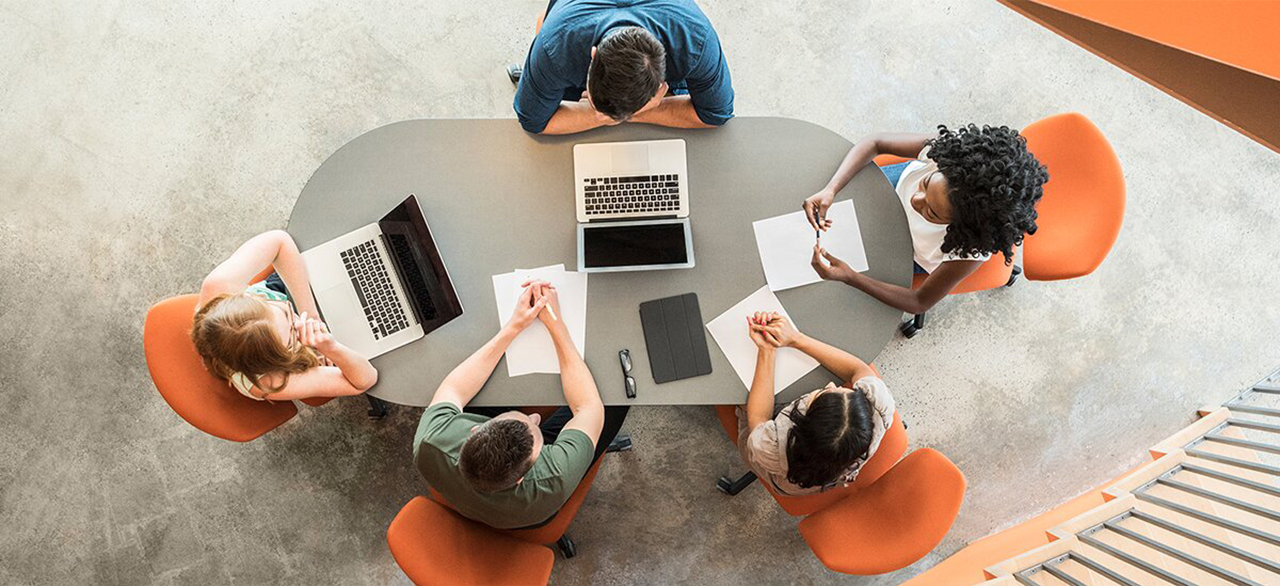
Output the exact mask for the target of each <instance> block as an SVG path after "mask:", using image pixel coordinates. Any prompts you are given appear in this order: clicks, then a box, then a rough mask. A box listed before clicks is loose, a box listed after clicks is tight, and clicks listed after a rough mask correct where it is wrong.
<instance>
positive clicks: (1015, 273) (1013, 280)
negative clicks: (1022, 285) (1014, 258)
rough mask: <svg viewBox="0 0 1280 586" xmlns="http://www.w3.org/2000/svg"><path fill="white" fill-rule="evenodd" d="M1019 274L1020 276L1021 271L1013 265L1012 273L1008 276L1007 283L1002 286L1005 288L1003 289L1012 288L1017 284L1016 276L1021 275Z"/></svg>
mask: <svg viewBox="0 0 1280 586" xmlns="http://www.w3.org/2000/svg"><path fill="white" fill-rule="evenodd" d="M1021 274H1022V269H1020V268H1018V267H1017V266H1016V265H1015V266H1014V267H1013V272H1012V273H1010V274H1009V282H1008V283H1005V284H1004V286H1005V287H1012V286H1013V284H1014V283H1017V282H1018V275H1021Z"/></svg>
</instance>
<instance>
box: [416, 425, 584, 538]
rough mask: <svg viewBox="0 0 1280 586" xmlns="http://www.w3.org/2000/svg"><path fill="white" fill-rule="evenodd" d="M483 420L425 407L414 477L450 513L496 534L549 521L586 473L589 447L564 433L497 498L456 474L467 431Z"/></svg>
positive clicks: (570, 431) (575, 433) (580, 434)
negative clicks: (422, 480) (420, 479)
mask: <svg viewBox="0 0 1280 586" xmlns="http://www.w3.org/2000/svg"><path fill="white" fill-rule="evenodd" d="M488 420H489V418H488V417H484V416H482V415H474V414H471V413H463V412H462V410H461V409H459V408H458V406H457V405H454V404H453V403H438V404H436V405H432V406H431V407H428V408H427V410H426V412H424V413H423V414H422V421H420V422H419V423H418V432H417V433H416V434H415V435H414V438H413V461H414V464H415V465H417V467H418V472H420V473H421V474H422V477H423V478H425V479H426V480H427V484H430V485H431V487H432V488H434V489H436V491H438V492H439V493H440V494H441V495H442V496H444V498H445V500H446V501H448V502H449V505H450V506H451V507H453V509H454V510H455V511H458V512H459V513H462V515H463V516H465V517H468V518H471V519H475V520H476V521H480V522H481V523H484V524H486V525H489V526H490V527H496V528H498V529H517V528H520V527H528V526H530V525H536V524H538V523H541V522H543V521H546V520H547V519H550V518H551V517H552V516H554V515H555V514H556V512H557V511H559V510H560V507H561V506H563V505H564V502H565V501H567V500H569V495H572V494H573V491H574V490H575V489H577V488H578V483H579V482H580V481H581V480H582V477H583V476H584V475H586V473H587V469H588V468H590V467H591V457H592V456H593V455H594V454H595V447H594V446H592V445H591V438H590V437H588V436H587V434H585V433H583V432H581V431H579V430H576V429H566V430H564V431H561V432H560V435H559V437H558V438H557V439H556V441H555V443H553V444H545V445H543V446H542V452H541V453H539V454H538V459H537V460H536V461H534V463H533V467H532V468H530V469H529V472H527V473H526V474H525V475H524V480H523V481H522V482H520V483H519V484H517V485H515V486H513V487H511V488H508V489H506V490H500V491H498V492H491V493H481V492H477V491H476V490H475V489H473V488H471V485H470V484H468V483H467V481H466V479H465V478H463V477H462V471H461V470H459V469H458V456H459V455H460V454H461V453H462V444H463V442H465V441H466V440H467V435H468V434H470V433H471V428H473V427H475V426H477V425H480V424H481V423H484V422H486V421H488Z"/></svg>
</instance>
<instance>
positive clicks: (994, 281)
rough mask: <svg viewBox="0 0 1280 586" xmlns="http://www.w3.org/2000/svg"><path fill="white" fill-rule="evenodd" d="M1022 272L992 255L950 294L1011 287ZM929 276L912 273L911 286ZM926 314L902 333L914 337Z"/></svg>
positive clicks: (889, 160)
mask: <svg viewBox="0 0 1280 586" xmlns="http://www.w3.org/2000/svg"><path fill="white" fill-rule="evenodd" d="M910 160H912V159H905V158H902V157H898V156H894V155H880V156H878V157H876V158H875V163H876V165H877V166H879V167H884V166H887V165H895V164H898V163H905V162H907V161H910ZM1013 252H1014V254H1017V253H1018V249H1017V247H1014V249H1013ZM1021 272H1022V270H1021V269H1019V268H1018V267H1016V266H1014V265H1013V263H1009V264H1005V262H1004V255H1003V254H997V255H995V256H992V257H991V258H990V259H989V260H987V262H984V263H982V266H980V267H978V270H976V271H974V272H973V274H970V275H969V276H968V277H965V279H964V280H963V281H960V283H959V284H958V285H956V287H955V288H954V289H952V290H951V292H950V293H948V295H959V294H961V293H974V292H977V291H987V290H990V289H996V288H999V287H1009V286H1011V285H1013V283H1014V281H1017V280H1018V274H1019V273H1021ZM928 277H929V275H921V274H915V275H912V278H911V288H912V289H913V290H914V289H919V288H920V286H921V285H923V284H924V280H925V279H927V278H928ZM924 316H925V314H923V313H921V314H919V315H915V316H912V318H911V319H909V320H907V321H905V322H903V323H902V326H900V327H899V330H900V331H901V332H902V335H904V336H906V337H908V338H914V337H915V336H916V334H917V333H919V332H920V330H921V329H922V328H924V321H925V318H924Z"/></svg>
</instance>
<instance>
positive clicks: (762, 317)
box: [747, 311, 782, 352]
mask: <svg viewBox="0 0 1280 586" xmlns="http://www.w3.org/2000/svg"><path fill="white" fill-rule="evenodd" d="M781 317H782V316H781V315H780V314H778V313H774V312H771V311H757V312H755V314H753V315H751V316H750V317H748V318H747V335H749V336H751V341H752V342H754V343H755V345H756V348H759V349H760V350H766V351H770V352H772V351H773V350H776V349H777V348H778V344H777V343H776V341H775V340H773V339H772V338H771V337H770V335H769V333H768V332H767V331H765V327H766V326H768V325H769V324H770V323H772V322H773V321H774V320H775V319H779V318H781Z"/></svg>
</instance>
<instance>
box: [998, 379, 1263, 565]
mask: <svg viewBox="0 0 1280 586" xmlns="http://www.w3.org/2000/svg"><path fill="white" fill-rule="evenodd" d="M1200 415H1201V417H1200V419H1198V420H1197V421H1196V422H1195V423H1193V424H1192V425H1190V426H1188V427H1187V428H1185V429H1183V430H1182V431H1179V432H1178V433H1176V434H1174V435H1173V436H1171V437H1170V438H1168V439H1166V440H1165V441H1163V442H1160V443H1159V444H1157V445H1156V446H1154V447H1152V448H1151V455H1152V458H1153V459H1154V460H1153V461H1152V462H1151V463H1149V464H1147V465H1145V466H1143V467H1141V468H1139V469H1137V470H1135V471H1133V472H1132V473H1130V474H1129V475H1128V476H1126V477H1124V478H1122V479H1120V480H1119V481H1117V482H1116V483H1114V484H1112V485H1111V486H1110V487H1108V488H1107V489H1106V490H1104V491H1103V492H1102V495H1103V498H1104V499H1105V500H1106V502H1105V504H1103V505H1101V506H1097V507H1094V508H1092V509H1090V510H1088V511H1086V512H1084V513H1082V514H1080V515H1077V516H1075V517H1074V518H1072V519H1070V520H1068V521H1066V522H1064V523H1061V524H1059V525H1057V526H1056V527H1053V528H1051V529H1049V531H1048V537H1049V540H1050V541H1049V542H1048V544H1046V545H1043V546H1040V547H1037V548H1035V549H1032V550H1030V551H1027V552H1025V553H1022V554H1021V555H1018V556H1017V557H1013V558H1010V559H1007V560H1005V561H1002V562H1000V563H997V564H994V565H991V566H988V567H987V568H986V569H985V575H986V576H987V577H988V578H989V580H988V581H987V582H984V584H988V585H993V586H994V585H999V584H1010V585H1013V584H1023V585H1026V586H1030V585H1039V586H1049V585H1072V586H1079V585H1095V584H1096V585H1103V584H1124V585H1135V584H1137V585H1146V584H1178V585H1183V586H1192V585H1194V586H1200V585H1212V584H1238V585H1260V586H1277V585H1280V372H1277V373H1275V374H1273V375H1272V376H1270V377H1268V378H1267V379H1265V380H1263V381H1260V382H1259V383H1257V384H1255V385H1253V386H1252V387H1251V388H1250V389H1248V390H1246V391H1244V392H1243V393H1241V394H1240V395H1239V396H1237V397H1236V398H1234V399H1232V400H1230V401H1227V402H1226V403H1225V404H1224V405H1222V406H1221V407H1212V408H1208V409H1203V410H1201V411H1200Z"/></svg>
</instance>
